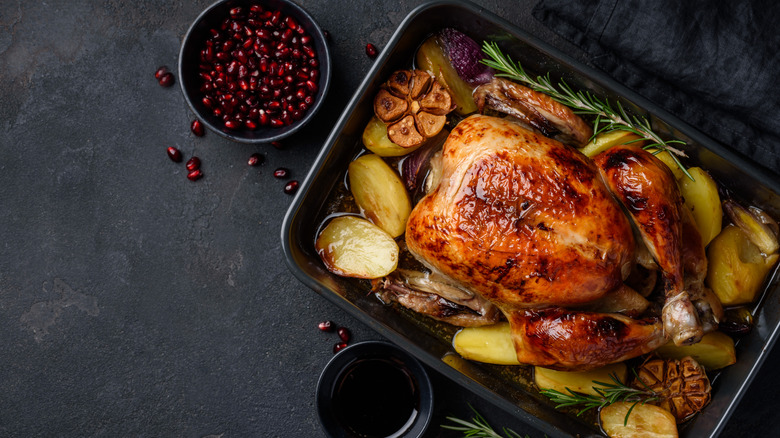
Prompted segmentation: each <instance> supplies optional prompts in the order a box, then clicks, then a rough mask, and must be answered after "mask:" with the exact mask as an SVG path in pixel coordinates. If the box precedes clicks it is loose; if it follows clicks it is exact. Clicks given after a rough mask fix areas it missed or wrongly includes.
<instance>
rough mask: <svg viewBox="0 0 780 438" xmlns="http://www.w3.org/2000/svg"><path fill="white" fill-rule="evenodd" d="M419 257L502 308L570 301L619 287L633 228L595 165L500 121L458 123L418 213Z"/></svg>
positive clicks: (412, 243)
mask: <svg viewBox="0 0 780 438" xmlns="http://www.w3.org/2000/svg"><path fill="white" fill-rule="evenodd" d="M406 243H407V245H408V247H409V250H410V251H411V252H412V253H413V254H415V256H416V257H417V258H418V259H420V260H422V261H423V262H425V263H426V264H428V265H430V266H431V267H433V268H434V269H435V270H437V271H439V272H441V273H443V274H445V275H447V276H449V277H450V278H452V279H455V280H456V281H458V282H460V283H461V284H463V285H465V286H467V287H469V288H470V289H472V290H475V291H477V292H479V293H480V294H482V296H484V297H485V298H487V299H488V300H490V301H491V302H493V303H494V304H497V305H499V306H501V307H503V308H527V307H537V308H538V307H545V306H572V305H578V304H583V303H587V302H591V301H593V300H595V299H598V298H600V297H601V296H602V295H603V294H604V293H606V292H607V291H609V290H611V289H614V288H615V287H617V286H618V285H619V284H621V283H622V281H623V279H624V278H625V276H626V275H627V274H628V272H629V269H630V266H631V263H632V258H633V253H634V239H633V235H632V231H631V225H630V223H629V221H628V219H627V218H626V216H625V215H624V213H623V212H622V211H621V209H620V206H619V205H618V204H617V202H615V200H614V199H613V197H612V195H611V194H610V192H609V191H608V190H607V188H606V187H605V186H604V184H603V183H602V181H601V178H600V177H599V174H598V171H597V169H596V167H595V166H594V165H593V163H592V162H590V161H589V160H588V159H587V158H586V157H584V156H583V155H582V154H580V153H578V152H577V151H575V150H574V149H572V148H570V147H567V146H564V145H563V144H561V143H559V142H557V141H555V140H552V139H549V138H547V137H544V136H542V135H539V134H536V133H534V132H531V131H529V130H527V129H524V128H523V127H521V126H519V125H517V124H515V123H512V122H509V121H506V120H504V119H499V118H495V117H489V116H482V115H476V116H471V117H469V118H467V119H465V120H464V121H462V122H461V123H460V124H458V125H457V126H456V127H455V128H454V129H453V131H452V133H451V134H450V136H449V138H448V139H447V142H446V143H445V145H444V150H443V154H442V177H441V181H440V183H439V185H438V187H436V189H435V190H434V191H433V192H432V193H430V194H429V195H428V196H426V197H425V198H423V199H422V200H421V201H420V202H419V203H418V204H417V205H416V206H415V208H414V210H413V211H412V214H411V216H410V217H409V221H408V222H407V227H406Z"/></svg>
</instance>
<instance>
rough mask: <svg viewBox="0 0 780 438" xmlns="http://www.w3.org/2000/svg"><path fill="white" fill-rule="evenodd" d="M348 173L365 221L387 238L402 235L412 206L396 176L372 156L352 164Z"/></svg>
mask: <svg viewBox="0 0 780 438" xmlns="http://www.w3.org/2000/svg"><path fill="white" fill-rule="evenodd" d="M347 174H348V176H349V188H350V190H351V191H352V196H354V197H355V203H356V204H357V205H358V207H360V209H361V210H362V211H363V214H364V215H365V216H366V218H368V220H370V221H371V222H372V223H374V225H376V226H378V227H379V228H381V229H383V230H385V231H386V232H387V233H388V234H389V235H390V237H393V238H395V237H398V236H400V235H401V234H403V233H404V230H405V229H406V220H407V219H409V213H411V211H412V204H411V202H410V201H409V194H408V193H407V192H406V188H405V187H404V183H403V182H401V178H400V177H399V176H398V174H397V173H396V172H395V171H394V170H393V169H392V168H390V166H389V165H387V163H385V162H384V160H382V157H380V156H379V155H375V154H369V155H363V156H362V157H360V158H358V159H356V160H354V161H352V162H351V163H350V164H349V169H348V171H347Z"/></svg>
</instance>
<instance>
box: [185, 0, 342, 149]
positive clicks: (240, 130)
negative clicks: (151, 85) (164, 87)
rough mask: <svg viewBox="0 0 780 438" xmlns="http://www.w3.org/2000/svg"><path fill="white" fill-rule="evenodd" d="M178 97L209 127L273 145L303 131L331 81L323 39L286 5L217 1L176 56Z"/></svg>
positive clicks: (297, 11) (306, 17)
mask: <svg viewBox="0 0 780 438" xmlns="http://www.w3.org/2000/svg"><path fill="white" fill-rule="evenodd" d="M179 76H180V78H179V82H180V84H181V87H182V90H183V92H184V96H185V98H186V100H187V102H188V103H189V105H190V106H191V107H192V109H193V110H194V111H195V112H196V113H197V115H198V116H199V117H198V118H199V119H200V120H202V122H203V124H205V125H206V126H207V127H209V128H210V129H212V130H214V131H215V132H217V133H219V134H221V135H223V136H225V137H228V138H231V139H233V140H237V141H243V142H271V141H274V140H278V139H280V138H283V137H286V136H288V135H290V134H292V133H293V132H294V131H296V130H297V129H298V128H300V127H301V126H303V125H304V124H305V123H306V122H307V121H308V120H309V119H310V118H311V117H312V115H313V114H314V113H315V112H316V110H317V109H318V108H319V106H320V105H321V103H322V100H323V98H324V95H325V92H326V90H327V88H328V85H329V82H330V60H329V54H328V49H327V45H326V42H325V38H324V36H323V34H322V31H321V30H320V29H319V27H318V26H317V25H316V23H315V22H314V20H313V19H312V18H311V17H310V16H309V15H308V13H306V12H305V11H304V10H303V9H301V8H300V7H299V6H297V5H296V4H295V3H293V2H290V1H278V0H277V1H273V2H271V1H265V2H264V1H257V0H256V1H243V2H242V1H235V0H234V1H222V2H217V3H215V4H214V5H212V6H211V7H209V8H208V9H207V10H206V11H204V12H203V13H202V14H201V15H200V17H198V19H197V20H196V21H195V23H194V24H193V25H192V27H191V28H190V30H189V32H188V33H187V35H186V36H185V39H184V43H183V44H182V50H181V54H180V56H179Z"/></svg>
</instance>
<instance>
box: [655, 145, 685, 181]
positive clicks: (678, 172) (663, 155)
mask: <svg viewBox="0 0 780 438" xmlns="http://www.w3.org/2000/svg"><path fill="white" fill-rule="evenodd" d="M647 152H650V153H651V154H653V155H655V157H656V158H658V159H659V160H661V161H663V162H664V164H666V167H668V168H669V170H671V171H672V173H673V174H674V178H675V179H676V180H678V181H679V180H680V179H682V178H688V177H687V176H686V175H685V172H683V170H682V169H681V168H680V166H678V165H677V163H676V162H675V161H674V157H672V154H671V152H668V151H659V150H658V149H656V148H650V149H648V150H647Z"/></svg>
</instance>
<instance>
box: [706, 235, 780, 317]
mask: <svg viewBox="0 0 780 438" xmlns="http://www.w3.org/2000/svg"><path fill="white" fill-rule="evenodd" d="M777 259H778V254H771V255H764V254H762V253H761V250H760V249H758V247H757V246H756V245H754V244H753V242H751V241H750V239H749V238H748V236H747V234H746V233H745V232H744V231H742V229H741V228H739V227H737V226H734V225H729V226H727V227H726V228H724V229H723V231H721V233H720V234H718V236H717V237H716V238H715V239H714V240H713V241H712V243H710V246H709V247H708V248H707V260H708V263H709V265H708V268H707V279H706V283H707V285H708V286H709V287H710V289H712V291H713V292H714V293H715V295H717V296H718V298H720V302H721V303H723V305H724V306H735V305H739V304H747V303H751V302H753V301H754V300H755V299H756V298H757V295H758V292H759V291H760V290H761V286H762V285H763V284H764V280H765V279H766V276H767V274H769V272H770V271H771V270H772V267H773V266H774V265H775V263H776V262H777Z"/></svg>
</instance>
